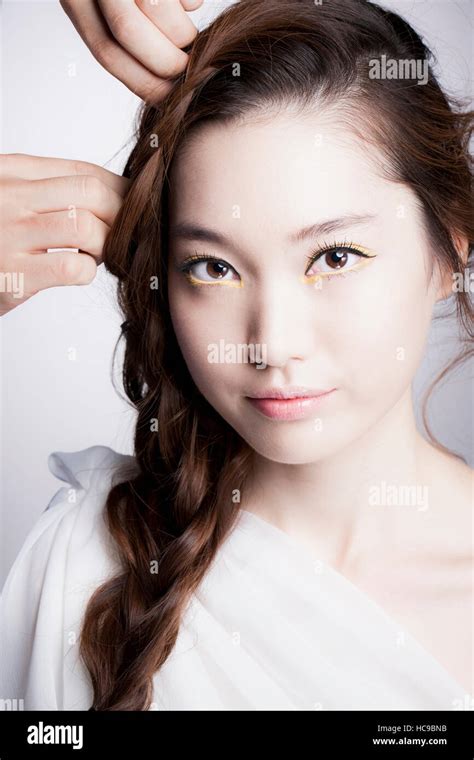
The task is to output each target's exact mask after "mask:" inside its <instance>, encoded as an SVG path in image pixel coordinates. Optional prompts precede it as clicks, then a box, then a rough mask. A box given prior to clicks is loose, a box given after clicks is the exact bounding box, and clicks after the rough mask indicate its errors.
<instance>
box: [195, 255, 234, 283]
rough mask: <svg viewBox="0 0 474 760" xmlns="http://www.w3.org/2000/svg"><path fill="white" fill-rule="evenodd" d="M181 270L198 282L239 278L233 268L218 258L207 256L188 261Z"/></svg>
mask: <svg viewBox="0 0 474 760" xmlns="http://www.w3.org/2000/svg"><path fill="white" fill-rule="evenodd" d="M182 271H183V272H185V273H186V274H188V275H190V276H191V277H192V279H194V280H199V281H200V282H222V281H228V280H238V279H239V276H238V274H237V272H236V271H235V269H233V267H231V266H230V264H226V262H225V261H221V260H220V259H211V258H209V259H202V260H200V261H195V262H190V263H187V264H185V266H184V267H182Z"/></svg>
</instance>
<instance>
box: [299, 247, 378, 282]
mask: <svg viewBox="0 0 474 760" xmlns="http://www.w3.org/2000/svg"><path fill="white" fill-rule="evenodd" d="M337 248H345V249H346V250H347V251H348V252H349V253H350V250H351V249H353V250H354V252H356V251H360V252H361V253H363V254H364V256H366V257H367V258H366V259H365V260H364V259H361V261H359V263H358V264H356V265H355V266H353V267H351V268H350V269H339V270H338V269H335V270H334V271H333V272H317V273H316V274H314V275H311V276H310V277H308V276H307V275H303V276H302V277H300V282H302V283H305V284H306V285H311V284H314V283H317V282H319V281H320V280H327V279H331V278H333V277H345V275H347V274H351V273H352V272H354V273H356V272H358V271H359V270H360V269H364V267H366V266H368V265H369V264H370V261H369V259H375V258H376V256H377V254H376V253H372V252H371V251H369V249H368V248H365V247H364V246H363V245H358V244H357V245H356V244H354V243H351V245H349V246H348V245H347V244H345V245H343V244H337V245H333V246H330V247H328V248H327V250H326V251H322V252H320V254H319V258H321V257H322V256H324V253H329V251H331V250H335V249H337ZM317 260H318V259H315V260H314V261H313V263H312V264H311V266H313V265H314V264H315V263H316V261H317Z"/></svg>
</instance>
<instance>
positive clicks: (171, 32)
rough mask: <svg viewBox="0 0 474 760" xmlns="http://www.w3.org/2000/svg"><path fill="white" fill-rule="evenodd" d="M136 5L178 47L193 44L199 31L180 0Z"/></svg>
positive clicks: (143, 1) (139, 0)
mask: <svg viewBox="0 0 474 760" xmlns="http://www.w3.org/2000/svg"><path fill="white" fill-rule="evenodd" d="M135 2H136V5H137V6H138V8H139V9H140V10H141V11H142V13H144V14H145V16H147V17H148V18H149V19H150V21H151V22H152V23H153V24H154V25H155V26H156V27H158V29H159V30H160V31H161V32H163V34H166V36H167V37H168V39H169V40H171V42H173V43H174V44H175V45H176V46H177V47H179V48H183V47H186V45H189V44H191V42H192V41H193V40H194V38H195V37H196V34H197V29H196V27H195V26H194V24H193V22H192V21H191V19H190V18H189V16H188V15H187V14H186V12H185V9H184V7H183V6H182V5H181V3H180V0H158V2H151V1H150V0H135Z"/></svg>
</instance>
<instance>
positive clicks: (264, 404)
mask: <svg viewBox="0 0 474 760" xmlns="http://www.w3.org/2000/svg"><path fill="white" fill-rule="evenodd" d="M336 390H337V388H332V389H331V390H329V391H312V392H310V391H303V392H298V391H291V390H290V391H286V392H285V391H284V390H282V391H277V392H269V395H268V396H263V395H260V394H258V397H255V396H246V398H247V400H248V401H249V402H250V403H251V404H252V406H253V407H255V409H258V411H259V412H261V413H262V414H264V415H265V417H270V418H271V419H275V420H301V419H304V418H305V417H310V416H311V415H312V414H314V412H315V411H317V410H318V409H319V408H320V407H321V406H322V405H323V404H324V401H325V399H327V398H328V397H329V396H330V395H332V394H333V393H334V392H335V391H336ZM298 393H299V394H300V395H298Z"/></svg>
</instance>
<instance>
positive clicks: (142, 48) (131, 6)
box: [97, 0, 188, 79]
mask: <svg viewBox="0 0 474 760" xmlns="http://www.w3.org/2000/svg"><path fill="white" fill-rule="evenodd" d="M97 2H98V4H99V7H100V9H101V11H102V14H103V16H104V18H105V20H106V22H107V25H108V27H109V29H110V31H111V32H112V34H113V36H114V37H115V39H116V40H117V41H118V42H119V43H120V44H121V45H122V46H123V47H124V48H125V49H126V50H128V52H129V53H131V55H133V57H134V58H136V59H137V61H140V63H142V64H143V65H144V66H145V67H146V68H147V69H148V70H149V71H151V72H152V73H153V74H156V75H157V76H159V77H163V78H164V79H173V78H175V77H177V76H178V75H179V74H181V72H182V71H184V69H185V68H186V65H187V63H188V55H187V54H186V53H184V52H183V51H182V50H180V49H179V48H177V47H176V45H174V44H173V43H172V42H171V41H170V40H169V39H168V37H167V36H166V35H165V34H163V32H161V31H160V30H159V29H158V28H157V27H156V26H155V25H154V24H153V23H152V22H151V21H150V19H149V18H147V16H145V14H144V13H142V12H141V10H140V9H139V8H138V7H137V6H136V4H135V2H134V0H97Z"/></svg>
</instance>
